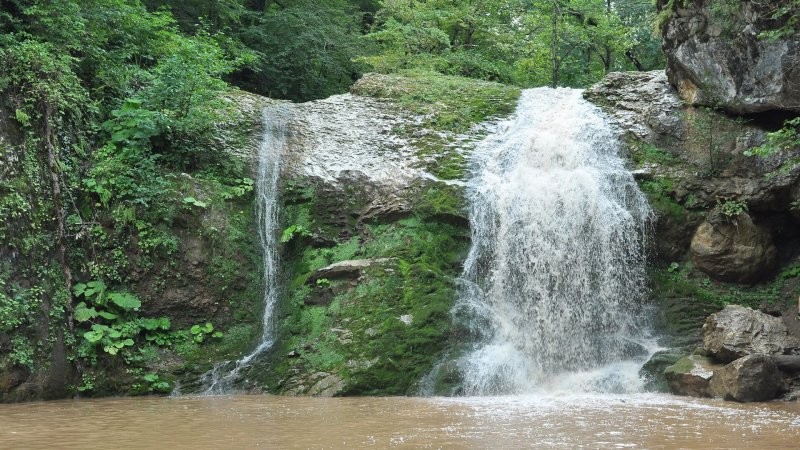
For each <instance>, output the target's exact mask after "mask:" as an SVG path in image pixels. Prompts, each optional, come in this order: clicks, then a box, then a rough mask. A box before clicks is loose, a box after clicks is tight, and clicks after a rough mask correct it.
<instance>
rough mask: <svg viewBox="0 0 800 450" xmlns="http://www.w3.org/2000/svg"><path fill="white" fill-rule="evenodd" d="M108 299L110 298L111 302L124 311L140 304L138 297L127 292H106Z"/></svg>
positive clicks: (137, 307) (135, 307)
mask: <svg viewBox="0 0 800 450" xmlns="http://www.w3.org/2000/svg"><path fill="white" fill-rule="evenodd" d="M108 299H109V300H111V302H113V303H114V304H115V305H117V306H119V307H120V308H122V309H124V310H126V311H130V310H134V309H139V307H141V306H142V302H141V301H139V299H138V298H136V297H135V296H133V295H131V294H127V293H118V292H114V293H111V294H108Z"/></svg>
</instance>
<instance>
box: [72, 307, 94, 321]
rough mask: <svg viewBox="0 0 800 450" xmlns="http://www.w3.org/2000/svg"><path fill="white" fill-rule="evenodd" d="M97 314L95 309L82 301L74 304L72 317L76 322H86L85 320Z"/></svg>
mask: <svg viewBox="0 0 800 450" xmlns="http://www.w3.org/2000/svg"><path fill="white" fill-rule="evenodd" d="M98 314H99V313H98V312H97V310H96V309H94V308H89V307H87V306H86V303H84V302H80V303H78V304H77V305H75V314H74V317H75V320H77V321H78V322H86V321H87V320H91V319H94V318H95V317H97V316H98Z"/></svg>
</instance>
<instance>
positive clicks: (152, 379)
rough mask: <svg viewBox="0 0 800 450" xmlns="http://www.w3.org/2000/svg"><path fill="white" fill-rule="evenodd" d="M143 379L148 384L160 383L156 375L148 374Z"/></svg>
mask: <svg viewBox="0 0 800 450" xmlns="http://www.w3.org/2000/svg"><path fill="white" fill-rule="evenodd" d="M142 379H143V380H144V381H147V382H148V383H154V382H156V381H158V375H156V374H154V373H148V374H147V375H145V376H143V377H142Z"/></svg>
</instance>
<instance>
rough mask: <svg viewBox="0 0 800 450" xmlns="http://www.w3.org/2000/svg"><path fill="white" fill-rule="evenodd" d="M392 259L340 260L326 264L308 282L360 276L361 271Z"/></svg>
mask: <svg viewBox="0 0 800 450" xmlns="http://www.w3.org/2000/svg"><path fill="white" fill-rule="evenodd" d="M389 261H391V259H390V258H374V259H351V260H347V261H339V262H336V263H333V264H331V265H328V266H325V267H323V268H321V269H319V270H317V271H316V272H314V274H312V275H311V276H310V277H309V278H308V283H315V282H316V281H317V280H321V279H341V278H358V277H359V276H360V275H361V271H362V270H364V269H367V268H369V267H373V266H379V265H382V264H386V263H387V262H389Z"/></svg>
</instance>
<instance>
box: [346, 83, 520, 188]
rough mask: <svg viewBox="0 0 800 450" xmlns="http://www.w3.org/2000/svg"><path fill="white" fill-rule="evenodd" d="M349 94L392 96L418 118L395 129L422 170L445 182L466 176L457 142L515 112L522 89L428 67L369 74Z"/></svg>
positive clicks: (475, 136)
mask: <svg viewBox="0 0 800 450" xmlns="http://www.w3.org/2000/svg"><path fill="white" fill-rule="evenodd" d="M353 92H354V93H356V94H360V95H366V96H371V97H377V98H387V99H392V100H394V101H395V102H396V104H397V105H398V106H399V107H400V108H401V109H402V110H403V111H406V112H408V113H410V114H412V115H415V116H417V117H419V118H420V120H419V121H418V122H415V123H413V124H412V123H411V122H407V123H406V124H405V125H403V126H401V127H399V128H398V129H397V130H395V131H396V132H397V133H398V134H399V135H401V136H404V137H406V138H408V139H409V140H410V142H411V144H412V145H413V146H414V147H415V148H416V149H417V152H416V153H417V156H419V157H420V160H421V161H425V164H424V165H425V168H426V170H427V171H428V172H430V173H431V174H433V175H435V176H437V177H439V178H441V179H443V180H458V179H463V178H464V172H465V169H466V160H465V157H464V155H463V153H462V152H461V151H460V150H459V147H460V146H461V145H463V144H465V142H464V141H463V140H462V141H459V139H463V138H464V136H459V134H463V133H467V134H468V137H467V139H468V140H477V139H480V138H482V137H483V136H484V132H483V131H476V130H471V128H472V127H473V125H475V124H478V123H481V122H484V121H486V120H489V119H492V118H496V117H502V116H507V115H509V114H511V113H512V112H513V111H514V108H515V107H516V104H517V100H518V99H519V96H520V93H521V90H520V89H519V88H518V87H515V86H508V85H504V84H500V83H492V82H487V81H479V80H475V79H470V78H463V77H457V76H448V75H442V74H439V73H436V72H429V71H420V70H414V71H406V72H402V74H399V75H379V74H370V75H368V76H366V77H364V78H363V79H362V80H360V81H359V82H358V83H357V84H356V85H355V86H354V87H353Z"/></svg>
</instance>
